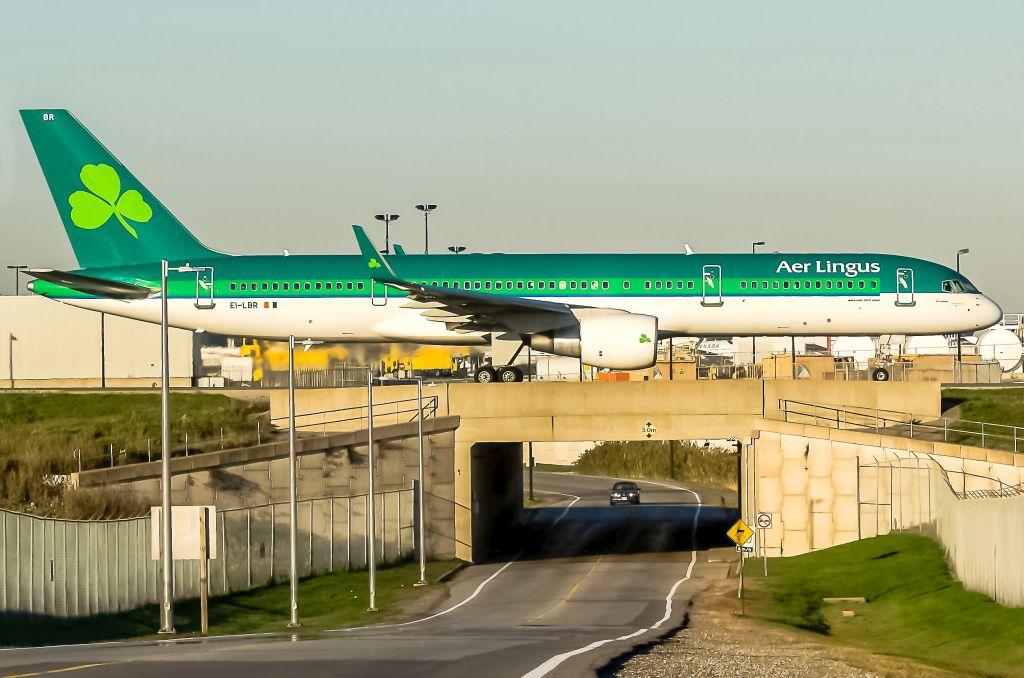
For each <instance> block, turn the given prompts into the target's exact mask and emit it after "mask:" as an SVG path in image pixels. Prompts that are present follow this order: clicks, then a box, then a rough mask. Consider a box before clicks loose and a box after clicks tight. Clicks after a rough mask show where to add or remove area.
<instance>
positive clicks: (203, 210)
mask: <svg viewBox="0 0 1024 678" xmlns="http://www.w3.org/2000/svg"><path fill="white" fill-rule="evenodd" d="M163 5H165V6H163ZM214 5H218V7H214ZM1022 26H1024V3H1020V2H996V1H993V2H984V3H966V2H934V1H933V0H932V1H919V2H868V3H833V2H821V1H820V0H814V1H806V2H781V3H707V2H701V3H695V2H680V1H678V0H673V1H659V2H655V1H651V2H635V0H634V1H632V2H609V1H603V2H600V3H595V2H514V3H513V2H484V1H481V0H472V1H469V0H467V1H466V2H438V1H435V2H412V1H411V0H410V1H408V2H389V1H382V0H376V1H375V2H360V3H351V2H330V3H328V2H323V3H314V2H292V3H288V2H279V1H275V2H253V1H247V2H237V3H210V2H207V1H205V0H204V1H202V2H194V1H192V0H179V1H177V2H174V3H159V4H158V3H146V2H138V1H134V2H90V1H78V2H65V1H63V0H52V1H49V2H4V3H2V4H0V264H15V263H18V264H20V263H25V264H29V265H33V266H47V267H55V268H61V267H71V266H73V265H74V259H73V257H72V254H71V249H70V247H69V245H68V243H67V240H66V238H65V236H64V233H63V229H62V228H61V226H60V225H59V220H58V217H57V214H56V211H55V209H54V207H53V203H52V201H51V198H50V195H49V193H48V191H47V189H46V185H45V183H44V181H43V178H42V176H41V173H40V171H39V167H38V165H37V163H36V161H35V158H34V156H33V155H32V151H31V147H30V145H29V143H28V140H27V138H26V136H25V133H24V130H23V128H22V126H21V123H20V120H19V119H18V117H17V110H18V109H19V108H25V107H65V108H69V109H70V110H72V112H73V113H74V114H75V115H76V116H77V117H78V118H79V119H80V120H82V121H83V122H84V123H85V124H86V125H87V126H88V127H89V128H90V129H91V130H92V131H93V133H94V134H96V135H97V136H98V137H99V138H100V140H101V141H103V142H104V144H106V145H107V146H108V147H109V148H110V149H111V150H112V151H113V152H114V153H115V154H116V155H117V156H118V157H119V158H120V159H121V160H122V161H123V162H124V163H125V164H126V165H128V166H129V167H130V168H131V169H132V170H133V171H134V172H135V173H136V175H138V176H139V177H140V178H141V179H142V180H143V182H144V183H146V185H147V186H148V187H149V188H150V189H151V190H152V191H153V192H154V193H155V194H156V195H157V196H158V197H159V198H160V199H161V200H162V201H163V202H164V203H165V204H166V205H167V206H168V207H169V208H170V209H171V210H172V211H173V212H175V214H176V215H177V216H178V218H179V219H181V220H182V221H183V222H184V223H185V224H186V225H187V226H189V228H191V229H192V230H193V231H194V232H195V233H196V235H197V236H198V237H199V238H200V239H201V240H203V241H204V242H206V243H207V244H209V245H210V246H212V247H214V248H216V249H221V250H225V251H232V252H249V253H266V252H278V251H280V250H281V249H283V248H288V249H290V250H291V251H292V252H293V253H306V252H310V253H311V252H339V253H343V252H354V251H355V244H354V242H353V240H352V235H351V232H350V229H349V224H352V223H363V224H366V225H367V226H368V227H370V229H371V233H374V232H375V233H377V234H378V237H379V239H380V240H382V238H383V235H382V233H381V230H382V229H381V228H379V226H378V224H377V223H376V222H374V221H373V219H372V215H373V214H374V213H377V212H382V211H393V212H398V213H400V214H401V220H400V221H399V222H397V223H396V224H394V225H393V228H392V234H393V240H395V241H397V242H400V243H402V244H404V245H405V246H406V247H407V248H408V249H409V250H410V251H416V250H419V251H422V246H423V245H422V243H423V228H422V220H421V219H419V215H418V213H416V211H415V210H414V209H413V205H414V204H415V203H417V202H423V201H429V202H435V203H437V204H439V205H440V208H439V209H438V211H437V212H436V213H435V215H434V216H433V217H432V219H431V233H432V243H433V246H434V247H435V248H438V249H439V248H440V247H442V246H444V245H448V244H451V243H455V242H458V243H462V244H466V245H468V246H469V247H470V248H471V249H472V250H475V251H505V252H550V251H624V252H641V251H652V252H653V251H681V250H682V248H683V244H684V243H689V244H690V245H691V246H692V247H693V248H694V249H695V250H697V251H700V252H712V251H722V252H727V251H749V248H750V242H751V241H752V240H766V241H767V242H768V246H767V247H765V248H763V249H764V250H768V251H771V250H780V251H879V252H896V253H903V254H908V255H914V256H920V257H923V258H926V259H932V260H935V261H941V262H945V263H947V264H949V265H952V263H953V261H954V258H955V257H954V253H955V251H956V249H957V248H959V247H970V249H971V253H970V254H969V255H967V256H966V257H965V258H964V259H963V271H964V273H965V274H966V275H967V276H968V277H970V278H971V279H973V280H974V281H975V282H976V283H977V284H978V285H979V286H980V287H981V288H982V289H983V290H984V291H986V292H988V293H989V294H991V295H992V296H994V297H995V298H996V300H997V301H999V302H1000V303H1001V304H1002V305H1003V307H1004V310H1006V311H1024V292H1022V291H1021V289H1022V286H1021V272H1022V265H1021V262H1022V261H1024V230H1022V227H1024V190H1022V178H1024V177H1022V174H1024V172H1022V169H1024V38H1022V33H1021V27H1022ZM7 273H8V272H7V271H6V270H3V271H0V274H2V275H0V290H3V291H10V290H11V289H12V288H13V280H12V279H11V278H13V276H9V275H7Z"/></svg>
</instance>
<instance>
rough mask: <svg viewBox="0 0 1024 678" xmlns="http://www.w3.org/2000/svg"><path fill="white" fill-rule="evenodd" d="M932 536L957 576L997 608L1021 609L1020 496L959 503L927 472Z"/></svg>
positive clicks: (1023, 544) (1023, 504)
mask: <svg viewBox="0 0 1024 678" xmlns="http://www.w3.org/2000/svg"><path fill="white" fill-rule="evenodd" d="M930 480H931V484H932V496H933V497H934V502H935V533H936V536H937V538H938V540H939V543H940V544H942V546H943V547H944V548H945V549H946V554H947V556H948V557H949V562H950V567H951V569H952V570H953V574H954V575H955V576H956V578H957V579H958V580H959V581H961V582H963V585H964V586H965V587H966V588H967V589H970V590H971V591H978V592H980V593H984V594H985V595H987V596H989V597H990V598H992V599H993V600H995V601H996V602H997V603H999V604H1000V605H1006V606H1009V607H1024V566H1022V563H1024V532H1022V531H1021V525H1024V495H1018V496H1011V497H978V498H966V499H961V498H960V497H958V496H957V494H955V493H954V491H953V489H952V488H951V486H950V484H949V483H947V481H946V478H945V477H944V476H943V475H942V474H939V473H934V474H932V477H931V478H930Z"/></svg>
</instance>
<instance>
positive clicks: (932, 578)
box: [744, 535, 1024, 676]
mask: <svg viewBox="0 0 1024 678" xmlns="http://www.w3.org/2000/svg"><path fill="white" fill-rule="evenodd" d="M761 568H762V562H761V560H760V559H750V560H748V561H747V566H746V568H745V570H744V572H745V574H746V575H747V576H746V577H745V579H746V590H747V594H746V595H747V611H748V614H752V615H753V616H757V617H761V618H763V619H766V620H770V621H773V622H778V623H781V624H786V625H789V626H794V627H796V628H800V629H805V630H808V631H813V632H816V633H820V634H824V635H828V636H831V637H832V638H834V639H835V640H837V641H839V642H841V643H844V644H850V645H855V646H859V647H863V648H865V649H868V650H870V651H872V652H877V653H882V654H890V655H899V656H904V657H910V658H913V659H916V660H919V661H921V662H924V663H927V664H931V665H933V666H937V667H940V668H944V669H951V670H954V671H960V672H964V673H968V674H972V675H979V674H980V675H999V676H1002V675H1024V609H1013V608H1006V607H1002V606H1000V605H998V604H996V603H995V602H994V601H992V600H991V599H989V598H987V597H986V596H984V595H982V594H980V593H973V592H970V591H966V590H965V589H964V588H963V586H962V585H961V584H960V583H959V582H957V581H955V580H954V579H953V578H952V577H951V576H950V573H949V569H948V567H947V565H946V559H945V555H944V554H943V552H942V549H941V547H939V545H938V544H936V543H935V542H934V541H932V540H931V539H928V538H926V537H921V536H916V535H888V536H884V537H875V538H872V539H865V540H862V541H858V542H854V543H852V544H846V545H843V546H836V547H833V548H830V549H825V550H823V551H816V552H814V553H809V554H806V555H803V556H796V557H793V558H769V560H768V574H769V576H768V578H767V579H765V578H764V577H763V575H762V569H761ZM855 596H863V597H864V598H866V599H867V601H868V602H867V604H855V603H849V604H834V605H829V604H825V603H823V602H822V598H824V597H855ZM843 609H851V610H854V611H855V612H856V616H855V617H852V618H844V617H843V616H842V610H843Z"/></svg>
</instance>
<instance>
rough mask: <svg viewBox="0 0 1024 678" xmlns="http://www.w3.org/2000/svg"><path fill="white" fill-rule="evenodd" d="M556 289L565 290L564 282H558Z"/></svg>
mask: <svg viewBox="0 0 1024 678" xmlns="http://www.w3.org/2000/svg"><path fill="white" fill-rule="evenodd" d="M558 289H560V290H564V289H565V281H564V280H559V281H558Z"/></svg>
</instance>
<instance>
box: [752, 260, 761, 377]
mask: <svg viewBox="0 0 1024 678" xmlns="http://www.w3.org/2000/svg"><path fill="white" fill-rule="evenodd" d="M763 244H764V240H758V241H757V242H752V243H750V253H751V254H757V248H758V246H759V245H763ZM750 362H751V364H752V365H753V366H754V367H757V337H756V336H752V337H750ZM755 372H756V370H755Z"/></svg>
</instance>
